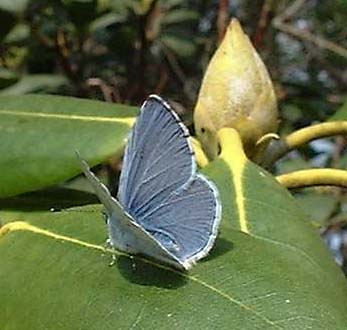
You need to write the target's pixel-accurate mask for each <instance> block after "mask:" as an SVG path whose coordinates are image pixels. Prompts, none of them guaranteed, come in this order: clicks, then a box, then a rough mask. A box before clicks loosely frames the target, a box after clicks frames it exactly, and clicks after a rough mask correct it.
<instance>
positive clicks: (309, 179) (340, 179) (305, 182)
mask: <svg viewBox="0 0 347 330" xmlns="http://www.w3.org/2000/svg"><path fill="white" fill-rule="evenodd" d="M276 179H277V180H278V181H279V182H280V183H281V184H282V185H283V186H285V187H287V188H288V189H289V188H304V187H312V186H338V187H344V188H347V171H344V170H336V169H332V168H322V169H308V170H301V171H295V172H291V173H288V174H282V175H279V176H277V177H276Z"/></svg>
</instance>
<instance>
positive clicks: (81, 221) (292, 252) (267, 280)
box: [0, 134, 347, 330]
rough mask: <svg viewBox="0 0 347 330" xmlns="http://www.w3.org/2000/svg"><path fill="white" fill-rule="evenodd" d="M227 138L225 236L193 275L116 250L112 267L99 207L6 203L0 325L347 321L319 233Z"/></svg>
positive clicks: (0, 244) (222, 186)
mask: <svg viewBox="0 0 347 330" xmlns="http://www.w3.org/2000/svg"><path fill="white" fill-rule="evenodd" d="M81 138H85V137H81ZM221 141H222V154H221V156H220V158H219V159H217V160H216V161H214V162H213V163H211V164H210V165H209V166H208V167H207V168H206V169H205V172H206V173H207V174H208V175H210V177H211V178H212V179H213V180H214V181H215V182H216V184H217V185H218V187H219V190H220V194H221V199H222V202H223V224H222V228H221V233H220V235H219V237H218V239H217V243H216V246H215V247H214V249H213V250H212V252H211V254H210V256H208V257H207V258H206V259H205V260H202V261H201V262H199V263H198V264H197V265H196V266H195V267H194V268H193V270H192V271H191V272H189V273H180V272H178V271H175V270H172V269H170V268H167V267H165V266H163V265H159V264H157V263H156V262H155V261H147V260H145V259H143V258H140V257H132V258H130V257H129V256H127V255H125V254H122V253H118V252H117V253H116V256H117V259H116V261H115V263H114V265H113V266H110V262H111V261H112V257H111V252H110V251H109V250H105V249H104V247H103V246H102V245H103V243H104V241H105V239H106V237H107V231H106V226H105V224H104V221H103V220H102V217H101V215H100V209H101V208H100V207H98V206H84V207H76V208H70V209H65V210H62V211H61V212H46V211H44V210H43V211H38V209H37V208H36V211H35V212H24V211H16V210H13V207H14V205H13V204H12V207H11V208H12V210H3V211H1V212H0V218H2V221H3V223H4V226H3V227H2V228H1V229H0V258H1V259H0V260H1V267H0V296H1V301H2V308H0V328H1V329H26V330H30V329H35V330H40V329H56V328H58V327H59V328H61V329H71V330H73V329H90V330H92V329H104V330H105V329H106V330H107V329H129V328H134V329H243V330H247V329H252V330H253V329H288V330H289V329H315V330H317V329H318V330H319V329H322V330H323V329H324V330H326V329H334V330H339V329H341V330H342V329H345V328H346V324H347V314H346V311H345V306H346V303H347V287H346V281H345V278H344V276H343V275H342V272H341V271H340V270H339V269H338V267H337V266H336V265H335V264H334V262H333V261H332V258H331V257H330V255H329V252H328V251H327V248H326V247H325V246H324V244H323V242H322V240H321V239H320V238H319V236H318V234H317V233H316V232H315V231H314V230H313V229H312V227H311V226H310V225H309V222H308V221H307V219H306V218H305V216H304V215H303V214H302V212H301V209H300V207H299V206H298V205H297V204H296V202H295V200H294V198H293V197H292V196H291V195H290V194H289V193H288V191H287V190H286V189H284V188H283V187H282V186H280V185H279V184H278V183H277V182H276V181H275V179H274V178H273V177H272V176H271V175H269V174H267V173H266V172H265V171H264V170H262V169H261V168H259V167H257V166H256V165H254V164H252V163H251V162H249V161H248V160H246V158H245V157H244V155H243V153H242V149H241V142H240V140H239V138H237V137H235V135H233V134H227V135H224V139H222V140H221ZM54 203H55V202H54V200H52V205H54ZM33 205H34V206H35V199H33ZM19 207H20V204H19V205H18V208H19ZM2 208H3V209H5V208H6V207H5V206H4V205H3V206H2ZM5 223H6V224H5Z"/></svg>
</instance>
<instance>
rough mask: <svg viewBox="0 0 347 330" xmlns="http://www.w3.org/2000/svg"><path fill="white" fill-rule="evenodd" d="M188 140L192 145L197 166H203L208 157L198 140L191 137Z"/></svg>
mask: <svg viewBox="0 0 347 330" xmlns="http://www.w3.org/2000/svg"><path fill="white" fill-rule="evenodd" d="M190 141H191V142H192V145H193V149H194V153H195V159H196V162H197V163H198V165H199V167H201V168H202V167H205V166H206V165H207V164H208V158H207V156H206V154H205V153H204V151H203V150H202V147H201V144H200V141H199V140H197V139H196V138H193V137H191V138H190Z"/></svg>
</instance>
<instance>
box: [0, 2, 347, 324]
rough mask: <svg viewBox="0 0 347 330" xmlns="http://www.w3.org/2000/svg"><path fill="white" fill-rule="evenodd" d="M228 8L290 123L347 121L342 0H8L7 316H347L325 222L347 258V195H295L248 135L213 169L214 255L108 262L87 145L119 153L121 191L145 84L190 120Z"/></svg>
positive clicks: (321, 153)
mask: <svg viewBox="0 0 347 330" xmlns="http://www.w3.org/2000/svg"><path fill="white" fill-rule="evenodd" d="M230 16H236V17H238V18H239V19H240V21H241V22H242V23H243V26H244V27H245V30H246V32H247V34H248V35H249V36H250V39H251V41H252V42H253V45H254V47H255V49H256V50H257V51H258V53H259V54H260V56H261V58H262V59H263V61H264V62H265V64H266V67H267V69H268V71H269V73H270V77H271V78H272V81H273V84H274V87H275V91H276V94H277V97H278V103H279V111H280V117H281V118H282V120H281V122H280V134H282V135H286V136H292V135H291V134H290V133H291V132H293V131H295V130H297V129H299V128H302V127H306V126H310V125H311V124H313V123H316V122H324V121H332V120H346V118H347V115H346V109H347V106H346V105H347V103H346V102H345V103H344V100H345V97H346V87H347V79H346V77H347V71H346V70H347V69H346V59H347V50H346V48H347V44H346V40H347V39H346V29H345V22H346V19H347V12H346V1H345V0H333V1H329V2H320V1H316V0H309V1H300V0H296V1H295V0H294V1H289V0H281V1H278V2H272V1H268V0H261V1H249V0H246V1H230V2H229V1H227V0H220V1H217V0H211V1H196V0H188V1H182V0H167V1H160V0H139V1H137V0H42V1H35V0H3V1H1V2H0V20H1V26H0V42H1V45H0V64H1V67H0V141H1V142H0V151H1V154H2V157H1V160H0V171H1V173H2V175H1V177H0V197H1V199H0V262H1V267H0V296H1V301H2V302H3V306H4V307H2V308H1V309H0V325H1V328H5V329H7V328H11V329H18V328H23V324H24V325H25V328H27V329H31V328H32V329H38V328H42V329H46V328H50V327H51V328H56V327H57V326H58V325H59V326H61V327H62V328H64V327H68V328H71V329H74V328H76V329H77V328H81V327H88V328H97V329H99V328H106V329H107V328H114V327H117V328H120V329H122V328H129V327H144V328H149V327H151V328H153V327H154V328H158V327H159V328H160V327H161V328H162V327H164V326H166V325H169V327H179V328H194V327H196V328H199V329H200V328H204V327H205V328H211V327H215V328H221V329H224V328H229V327H230V326H234V327H239V328H240V327H241V328H243V329H248V328H249V329H254V328H265V327H266V328H270V329H271V328H283V329H291V328H300V329H301V328H302V329H305V328H315V329H328V328H334V329H340V328H341V329H343V328H344V327H345V324H346V315H345V311H344V309H343V306H345V304H346V283H345V279H344V278H343V276H342V275H341V274H342V273H341V272H340V271H339V269H338V268H337V267H336V265H334V264H333V263H332V262H331V260H330V258H329V255H328V254H327V252H326V249H325V247H324V245H323V242H322V240H320V239H319V235H318V233H319V232H318V229H320V231H321V233H322V236H323V237H324V238H325V240H326V241H327V242H328V244H330V245H331V246H333V253H334V256H335V260H336V261H337V262H338V263H339V265H341V266H343V267H345V269H346V267H347V266H346V265H347V262H346V259H347V258H346V257H347V256H346V255H344V254H343V251H344V247H343V246H342V245H341V242H342V239H343V237H344V236H343V235H344V234H346V228H347V225H346V224H347V221H346V205H347V200H346V194H345V192H344V191H343V190H341V189H332V188H319V189H314V190H313V189H312V188H311V189H305V190H300V191H299V192H296V191H293V195H294V196H295V198H296V199H297V201H298V202H297V201H295V200H294V199H293V198H292V196H291V195H290V194H288V192H287V191H286V190H285V189H284V188H283V187H281V186H280V185H278V183H277V182H276V181H275V180H274V179H273V177H272V176H271V175H269V174H268V173H267V172H265V171H264V170H263V169H261V168H259V167H258V166H257V165H255V164H254V163H252V162H251V161H249V160H248V159H246V158H245V157H244V155H243V151H242V148H241V147H240V145H239V141H238V140H237V138H235V137H230V138H229V139H228V140H227V141H229V142H230V141H232V143H224V145H222V154H221V156H220V157H218V158H216V159H215V160H214V161H213V162H211V163H210V164H209V165H208V166H207V167H206V168H204V171H205V172H206V173H207V175H209V176H210V177H211V178H212V179H213V180H214V181H215V182H216V183H217V185H218V187H219V190H220V192H221V197H222V202H223V210H224V211H223V226H222V229H221V235H220V238H219V239H218V242H217V245H216V247H215V249H214V250H213V252H212V253H211V256H209V257H208V258H207V259H206V260H205V261H202V262H201V263H199V264H198V265H197V266H196V268H194V269H193V271H192V273H188V274H182V273H176V272H175V271H173V270H170V269H166V268H165V267H163V266H161V265H157V264H156V263H155V262H154V263H153V262H151V261H148V260H145V259H142V258H139V257H135V258H130V257H129V256H127V255H123V254H119V255H117V261H116V265H115V266H113V267H109V266H108V262H109V261H110V259H111V253H110V251H109V250H107V249H105V248H104V247H103V246H102V243H103V242H104V240H105V238H106V236H107V233H106V231H105V226H104V225H103V222H102V221H101V219H100V208H99V207H98V206H93V205H89V204H95V203H96V202H97V201H96V200H95V197H94V196H93V195H92V194H90V193H89V192H88V189H89V188H88V186H87V185H86V184H85V181H84V180H83V178H81V177H76V175H77V174H78V173H79V169H78V163H77V161H76V159H75V157H74V152H75V151H76V150H78V151H79V152H80V153H81V154H82V155H83V157H84V158H86V159H87V160H88V161H89V163H90V164H91V165H97V164H100V163H101V162H103V163H106V165H103V166H99V167H98V168H97V169H98V170H100V171H99V174H101V176H102V178H103V180H107V179H110V178H112V180H113V181H112V182H111V187H112V188H113V190H114V189H116V188H117V175H118V174H119V170H120V168H121V154H122V150H123V147H124V139H125V137H126V135H127V134H128V132H129V129H130V127H131V124H132V122H133V120H134V118H135V115H136V113H137V111H138V109H137V108H133V107H132V106H133V105H139V104H140V103H142V101H143V99H145V98H146V97H147V95H148V94H150V93H157V94H161V95H162V96H164V97H165V98H168V99H169V100H170V102H171V103H172V104H174V105H175V109H176V110H177V112H179V113H180V115H181V116H183V117H184V119H185V122H186V123H187V124H188V125H189V126H190V129H191V131H192V133H194V127H193V125H191V124H192V109H193V108H194V104H195V103H196V100H197V95H198V90H199V86H200V84H201V81H202V77H203V73H204V72H205V70H206V67H207V64H208V62H209V59H210V58H211V56H212V54H213V53H214V51H215V49H216V47H217V46H218V44H219V43H220V42H221V40H222V39H223V36H224V33H225V31H226V27H227V25H228V22H229V17H230ZM235 56H236V55H235ZM237 60H239V59H237ZM241 63H242V62H241ZM29 93H40V94H57V95H65V97H62V96H47V95H40V96H38V95H27V96H23V94H29ZM256 94H257V93H256ZM66 96H70V97H66ZM71 96H74V97H80V98H90V99H98V100H103V101H107V102H115V103H116V104H114V105H110V104H107V103H105V102H98V101H88V100H81V99H76V98H71ZM343 103H344V105H343ZM121 104H131V105H132V106H128V105H121ZM337 109H339V110H338V111H337V112H336V110H337ZM334 112H336V114H335V115H333V114H334ZM332 115H333V116H332ZM275 126H276V125H275ZM341 132H343V131H340V133H339V134H341ZM215 133H217V132H215ZM229 133H230V132H229ZM258 138H259V137H257V138H256V140H258ZM346 142H347V140H346V138H344V137H338V138H335V139H333V138H328V139H325V140H319V141H313V142H310V143H308V144H306V145H305V146H303V147H301V148H299V149H297V150H295V152H292V153H290V154H288V155H287V156H286V157H284V158H282V159H281V160H280V161H278V162H277V163H276V164H275V165H274V166H273V167H272V168H270V170H271V171H272V172H273V173H275V174H276V173H286V172H288V171H292V170H295V169H299V168H311V167H312V166H315V167H333V168H342V169H344V168H346V165H347V158H346V156H345V149H346ZM230 147H232V148H235V149H233V150H229V148H230ZM242 155H243V156H242ZM240 160H241V161H240ZM240 165H242V166H241V167H239V166H240ZM111 172H112V175H111V176H110V175H108V174H109V173H111ZM50 186H53V187H50ZM49 187H50V188H49ZM40 188H45V189H44V190H40V191H36V190H37V189H40ZM21 193H25V194H21ZM18 194H21V195H18ZM305 214H306V215H305ZM312 224H313V225H314V226H315V227H317V228H318V229H317V228H316V229H312ZM336 234H337V235H336ZM345 236H346V235H345ZM337 240H339V242H340V243H339V244H336V241H337ZM346 245H347V242H346ZM38 262H39V265H38ZM125 304H126V308H124V306H125ZM149 308H151V309H149ZM153 311H154V312H155V313H153ZM153 315H154V316H153ZM52 322H53V323H52Z"/></svg>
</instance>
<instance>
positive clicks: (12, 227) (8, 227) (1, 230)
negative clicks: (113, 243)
mask: <svg viewBox="0 0 347 330" xmlns="http://www.w3.org/2000/svg"><path fill="white" fill-rule="evenodd" d="M15 231H26V232H31V233H35V234H38V235H42V236H46V237H49V238H54V239H57V240H62V241H66V242H69V243H73V244H76V245H80V246H83V247H87V248H90V249H94V250H99V251H102V252H104V253H110V254H112V255H114V254H116V255H119V256H126V257H129V254H127V253H124V252H121V251H117V250H113V249H111V248H106V247H104V246H101V245H97V244H93V243H88V242H85V241H82V240H79V239H76V238H72V237H69V236H65V235H60V234H57V233H54V232H52V231H49V230H46V229H42V228H40V227H37V226H34V225H31V224H30V223H28V222H25V221H14V222H8V223H6V224H5V225H4V226H2V227H0V239H1V236H4V235H6V234H8V233H11V232H15ZM132 257H133V258H136V259H138V260H141V261H142V262H144V263H147V264H150V265H151V266H154V267H157V268H160V269H163V270H166V271H170V272H173V273H175V274H176V275H179V276H181V277H184V278H185V279H188V280H191V281H192V282H195V283H197V284H199V285H201V286H203V287H204V288H205V289H208V290H210V291H212V292H214V293H215V294H217V295H219V296H220V297H222V298H224V299H226V300H228V301H229V302H230V303H232V304H235V305H237V306H238V307H239V308H242V309H244V310H246V311H247V312H249V313H252V314H254V315H255V316H256V317H257V318H259V319H261V320H262V321H263V322H265V323H266V324H267V326H272V327H274V328H276V329H283V327H281V326H279V325H278V324H276V322H275V321H272V320H270V319H268V318H267V317H266V316H263V315H262V314H261V313H259V312H257V311H256V310H254V309H253V308H251V307H250V306H248V305H246V304H244V303H242V302H241V301H239V300H237V299H235V298H233V297H231V296H230V295H228V294H226V293H224V292H223V291H222V290H220V289H218V288H216V287H215V286H213V285H211V284H209V283H207V282H205V281H202V280H200V279H199V278H197V277H195V276H192V275H189V274H187V273H183V272H181V271H178V270H175V269H173V268H170V267H168V266H165V265H162V264H159V263H157V262H155V261H152V260H148V259H146V258H143V257H140V256H132Z"/></svg>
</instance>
